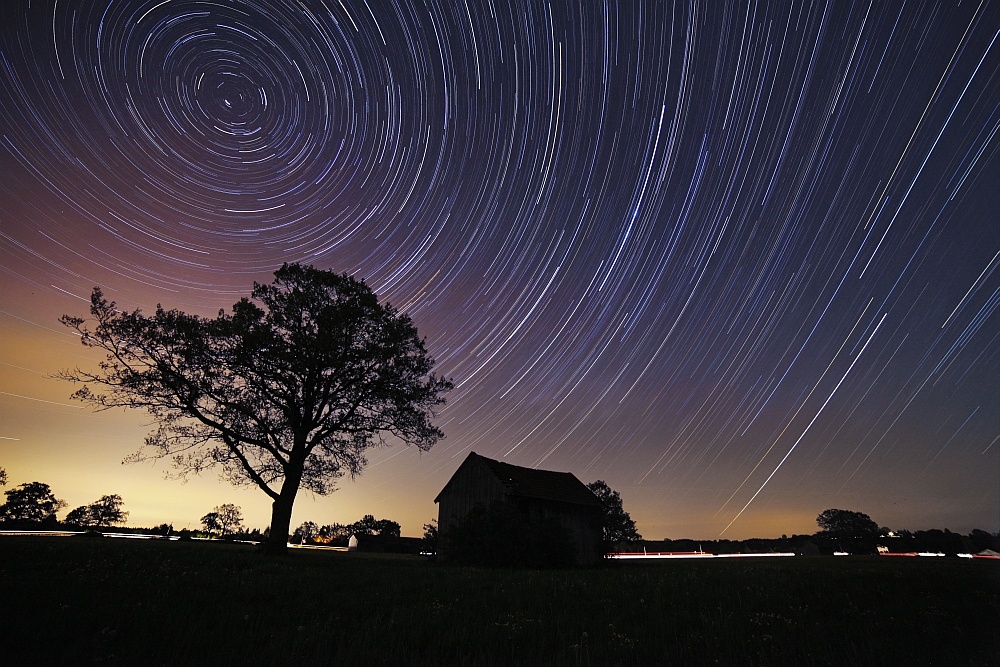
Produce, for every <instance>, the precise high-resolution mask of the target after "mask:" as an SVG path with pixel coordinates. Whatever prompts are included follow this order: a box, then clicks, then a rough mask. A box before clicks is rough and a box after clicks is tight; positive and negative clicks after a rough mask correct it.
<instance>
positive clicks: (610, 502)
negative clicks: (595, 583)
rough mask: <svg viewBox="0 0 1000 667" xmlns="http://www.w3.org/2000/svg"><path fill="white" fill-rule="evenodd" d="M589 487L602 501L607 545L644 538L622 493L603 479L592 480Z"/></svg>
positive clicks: (603, 525)
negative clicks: (624, 501)
mask: <svg viewBox="0 0 1000 667" xmlns="http://www.w3.org/2000/svg"><path fill="white" fill-rule="evenodd" d="M587 488H588V489H590V490H591V491H592V492H593V493H594V495H595V496H597V498H598V500H600V501H601V506H602V510H603V515H602V516H603V520H602V528H603V539H604V544H605V546H606V547H612V546H614V545H616V544H623V543H628V542H638V541H639V540H641V539H642V535H640V534H639V531H638V530H636V527H635V521H633V520H632V517H631V516H630V515H629V513H628V512H626V511H625V508H624V506H623V505H622V497H621V494H619V493H618V492H617V491H615V490H614V489H612V488H611V487H610V486H608V484H607V482H605V481H604V480H602V479H599V480H597V481H596V482H591V483H590V484H588V485H587Z"/></svg>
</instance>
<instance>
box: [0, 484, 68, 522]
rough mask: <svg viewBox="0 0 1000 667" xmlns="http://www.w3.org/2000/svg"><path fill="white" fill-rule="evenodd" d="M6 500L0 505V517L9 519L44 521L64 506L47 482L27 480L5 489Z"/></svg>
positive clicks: (64, 503)
mask: <svg viewBox="0 0 1000 667" xmlns="http://www.w3.org/2000/svg"><path fill="white" fill-rule="evenodd" d="M5 495H6V496H7V502H6V503H4V504H3V505H2V506H0V517H2V518H4V519H8V520H11V521H45V520H46V519H49V518H50V517H51V518H54V517H55V515H56V512H58V511H59V510H61V509H62V508H63V507H65V506H66V502H65V501H63V500H59V499H58V498H56V497H55V494H53V493H52V489H51V488H49V485H48V484H45V483H43V482H28V483H26V484H21V485H19V486H15V487H14V488H13V489H11V490H10V491H6V492H5Z"/></svg>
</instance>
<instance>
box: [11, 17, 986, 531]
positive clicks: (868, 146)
mask: <svg viewBox="0 0 1000 667" xmlns="http://www.w3.org/2000/svg"><path fill="white" fill-rule="evenodd" d="M0 11H2V15H3V16H2V18H3V27H2V28H0V35H2V41H0V56H2V62H0V90H2V91H3V92H0V134H2V137H0V169H2V172H3V179H2V182H0V193H2V196H3V198H4V200H5V202H6V203H5V206H4V207H3V210H2V211H0V257H2V270H3V272H2V274H0V275H2V276H3V278H2V280H3V282H4V285H5V289H4V294H3V295H2V296H0V311H2V312H0V317H2V318H4V319H3V323H4V326H5V329H4V332H5V333H4V336H5V337H8V336H9V337H10V338H11V340H15V339H16V340H17V341H19V344H17V345H11V346H9V348H8V351H7V352H5V353H3V356H2V357H0V361H2V362H3V366H2V367H0V369H2V375H0V382H2V384H0V390H2V392H3V393H2V394H0V406H2V407H0V409H2V414H3V415H5V417H4V421H3V425H2V426H0V429H2V430H3V431H4V432H0V436H2V437H4V438H6V439H7V440H4V441H0V442H8V441H9V442H15V443H17V442H25V443H27V442H34V443H37V444H36V445H35V447H34V448H33V449H29V448H27V447H24V448H23V449H17V450H16V451H14V450H11V451H12V452H13V453H11V454H10V456H11V457H15V458H16V460H17V461H18V462H23V465H25V466H28V465H29V462H31V461H40V460H41V459H42V458H44V457H45V456H46V454H45V452H46V451H49V452H52V451H63V450H62V449H60V447H62V446H63V445H62V444H60V443H53V442H50V441H51V439H52V437H53V434H52V433H51V432H47V431H46V430H45V428H46V427H39V426H31V423H32V422H31V420H30V419H29V418H28V416H30V415H31V414H33V413H32V411H33V410H36V409H41V407H40V406H43V405H46V403H45V401H53V402H56V403H58V402H59V401H64V399H65V396H64V394H65V393H67V392H66V391H65V390H64V388H62V387H59V386H56V387H55V388H52V387H50V386H48V385H44V387H43V385H37V382H36V381H35V380H33V379H32V378H34V377H36V376H37V375H38V374H40V373H51V372H53V371H54V370H56V369H54V368H49V367H47V366H45V364H44V363H43V361H42V360H41V359H36V357H35V356H33V354H28V353H27V352H25V350H27V349H33V350H50V351H51V354H50V355H49V356H53V357H55V356H59V355H62V356H63V357H66V358H69V355H77V354H79V353H80V352H79V350H77V349H76V348H73V347H71V346H72V344H73V341H72V340H69V339H68V337H67V336H65V335H62V334H61V332H56V331H53V330H52V329H53V325H52V323H53V322H54V320H55V319H56V318H57V317H58V315H60V314H62V313H63V312H68V311H74V312H75V311H81V310H83V309H84V308H85V306H82V305H81V304H82V302H81V301H80V300H79V299H80V298H86V296H87V294H88V293H89V291H90V289H91V288H92V287H93V286H94V285H95V284H100V285H101V286H102V287H104V288H105V290H106V291H107V292H108V293H109V294H112V295H113V297H114V298H116V299H117V300H118V301H119V302H120V303H122V304H123V305H125V306H128V307H136V306H142V307H144V308H147V309H148V308H150V307H152V306H153V305H155V304H156V303H157V302H162V303H163V304H164V305H166V306H169V307H177V308H181V309H185V310H193V311H197V312H204V313H206V314H210V313H213V312H215V311H216V310H217V309H218V308H222V307H227V306H228V305H230V304H231V303H232V302H233V301H235V299H236V297H237V295H240V294H244V293H246V292H247V291H248V289H249V287H250V285H251V283H252V281H253V280H258V281H267V280H268V276H269V273H270V272H272V271H273V270H274V269H275V268H277V267H278V266H280V264H281V263H282V262H285V261H299V262H306V263H311V264H314V265H316V266H319V267H322V268H331V269H335V270H337V271H345V272H348V273H351V274H355V275H358V276H360V277H363V278H365V279H366V280H367V281H368V282H369V284H371V285H372V287H373V288H374V289H375V290H376V291H377V292H379V294H381V295H382V296H383V297H384V298H386V299H387V300H389V301H391V302H392V303H393V304H394V305H396V306H398V307H401V308H402V309H404V310H406V311H407V312H409V313H410V314H411V315H412V316H413V318H414V320H415V322H416V324H417V326H418V327H419V329H420V331H421V333H422V334H424V335H426V336H427V339H428V345H429V348H430V350H431V351H432V353H433V354H434V355H435V357H436V358H437V360H438V363H439V370H440V371H441V372H443V373H445V374H446V375H448V376H451V377H452V378H453V379H454V381H455V383H456V388H455V390H454V391H453V392H452V393H451V395H450V396H449V404H448V406H447V407H446V408H445V409H444V410H443V412H442V413H441V415H440V419H439V421H440V423H441V425H442V426H443V428H444V430H445V432H446V434H447V440H445V441H443V442H442V443H440V444H439V445H438V446H437V447H436V448H435V449H434V450H433V452H432V453H431V454H429V455H425V456H424V457H422V458H420V459H419V463H417V462H415V459H414V458H411V457H410V456H399V457H398V458H397V457H396V455H397V454H398V453H399V452H395V451H393V452H387V453H386V454H385V457H384V458H383V459H382V460H380V461H378V467H380V468H383V469H385V470H388V471H389V474H388V477H395V478H397V479H399V480H400V482H399V484H398V485H397V486H396V487H395V488H392V489H388V488H383V490H382V491H381V492H380V493H381V494H382V495H380V496H379V498H380V499H381V501H382V502H384V503H385V504H386V507H387V508H390V509H386V510H384V511H382V510H380V511H382V513H383V514H385V515H387V516H388V515H391V514H392V509H391V508H393V507H398V508H403V507H404V506H406V505H407V504H409V503H410V499H411V498H412V497H413V496H419V497H421V498H423V497H424V496H427V495H429V496H430V498H432V497H433V496H434V495H435V494H436V490H439V488H440V487H441V486H442V485H443V484H444V482H445V481H447V479H448V476H449V475H450V473H451V472H452V471H453V470H454V469H455V467H456V466H457V465H458V463H459V461H460V460H461V458H462V457H464V455H465V453H466V452H468V451H472V450H474V451H477V452H478V453H480V454H483V455H486V456H490V457H494V458H502V459H504V460H508V461H510V462H513V463H516V464H519V465H528V466H538V467H544V468H551V469H557V470H571V471H573V472H574V473H575V474H576V475H577V476H578V477H580V478H581V479H583V480H584V481H591V480H592V479H596V478H604V479H607V480H608V481H609V482H611V483H612V486H614V487H615V488H618V489H620V490H621V491H622V493H623V496H624V497H625V498H626V502H627V503H628V504H629V505H630V506H631V507H630V509H632V513H633V516H635V517H636V518H638V519H639V521H640V529H644V527H645V529H644V530H643V532H645V533H647V535H650V536H660V535H663V534H666V532H669V531H674V532H675V533H676V532H677V531H683V532H684V533H685V534H689V535H691V534H695V535H708V536H714V535H718V534H719V533H725V534H726V535H727V536H728V535H730V534H734V533H740V532H741V531H749V533H750V534H767V533H768V532H769V531H770V532H772V533H773V532H777V533H781V532H789V533H791V532H792V531H793V530H796V529H799V530H803V531H810V532H811V530H814V529H815V526H811V525H810V524H811V522H812V520H813V518H814V517H815V515H816V514H817V513H818V512H819V511H821V510H823V509H826V508H827V507H831V506H832V507H836V506H841V505H852V504H853V505H852V509H859V510H862V511H866V512H867V513H869V514H871V515H872V516H873V517H875V518H876V519H877V520H879V521H880V522H881V523H883V524H885V523H892V522H896V523H897V524H898V523H904V524H908V525H909V526H910V527H918V526H920V525H934V526H936V527H942V526H943V525H945V524H947V525H949V527H953V528H972V527H985V528H988V529H991V530H997V529H1000V516H998V514H997V511H998V510H997V508H998V507H1000V496H998V494H1000V490H998V489H1000V484H998V481H1000V479H998V475H1000V444H997V440H998V437H1000V389H998V385H1000V383H998V382H997V378H1000V344H998V342H1000V341H998V338H1000V316H998V314H997V312H996V311H997V306H998V304H1000V271H998V268H1000V225H998V222H997V210H998V204H1000V201H998V196H997V185H998V184H1000V156H998V150H1000V148H998V147H1000V140H998V137H997V129H998V127H1000V93H998V92H997V91H1000V44H998V40H1000V37H998V32H1000V5H998V3H996V2H981V3H962V4H960V5H954V4H940V3H913V4H905V3H875V4H865V3H851V2H847V1H834V2H825V3H811V4H810V3H780V2H767V3H758V4H745V3H720V2H706V3H699V2H684V3H682V2H677V3H661V2H638V3H599V2H592V3H591V2H588V3H539V2H518V1H515V2H498V1H486V2H470V1H463V2H450V3H441V2H427V3H424V2H414V3H411V2H395V1H394V2H384V3H370V2H369V3H365V2H348V1H343V2H340V1H337V2H334V1H332V0H331V1H327V2H323V1H319V0H302V1H301V2H284V1H277V0H269V1H262V0H249V1H236V0H232V1H211V0H149V1H139V0H120V1H113V0H104V1H101V2H97V1H89V0H87V1H82V2H70V1H69V0H47V1H41V2H39V1H38V0H31V1H30V2H29V1H28V0H17V1H14V0H12V1H10V2H6V3H4V7H3V9H2V10H0ZM44 356H46V355H43V357H44ZM72 363H77V362H76V361H73V362H72ZM36 385H37V389H34V388H32V387H35V386H36ZM26 386H27V387H28V389H25V387H26ZM60 389H63V391H62V392H60ZM46 409H54V410H63V411H68V410H70V409H71V408H68V407H51V406H50V407H49V408H46ZM91 419H92V420H96V419H98V418H97V417H92V418H91ZM36 421H37V420H36ZM43 421H44V420H43ZM88 423H91V424H92V422H88ZM91 428H98V427H97V426H93V425H91ZM46 447H48V448H50V449H49V450H46V449H45V448H46ZM126 449H127V448H126ZM0 451H3V450H0ZM48 455H51V453H50V454H48ZM376 458H377V457H376ZM12 460H13V459H12ZM19 465H21V463H19ZM10 469H11V470H13V469H14V465H13V464H11V465H10ZM414 471H415V472H414ZM40 474H41V473H40ZM116 474H123V473H121V472H120V471H117V472H116ZM25 481H28V480H25ZM360 483H361V482H360V481H359V482H357V484H360ZM382 484H383V487H387V486H389V485H388V484H386V483H385V482H383V483H382ZM102 488H103V487H102ZM346 491H347V489H346V488H345V492H346ZM102 492H103V491H102ZM428 500H429V499H428ZM426 505H427V506H428V507H426V508H425V507H424V506H423V505H421V506H420V507H421V511H424V512H425V513H427V514H428V516H427V517H423V518H424V520H426V518H429V516H430V514H429V513H430V512H433V506H432V505H431V504H430V503H429V502H428V503H426ZM331 506H332V505H331ZM398 511H400V512H404V511H405V510H403V509H399V510H398ZM880 513H881V515H880ZM882 517H884V518H882ZM304 518H310V517H304ZM419 519H420V517H417V518H414V519H412V521H413V522H414V523H415V522H416V521H418V520H419ZM320 522H322V521H320ZM963 522H964V523H963ZM966 524H969V525H966ZM416 525H419V524H416ZM416 525H415V526H412V528H413V530H415V529H416ZM784 525H791V526H792V527H789V528H787V529H786V528H782V526H784ZM897 527H907V526H905V525H904V526H897ZM411 532H412V531H411ZM673 536H675V537H676V536H681V535H678V534H674V535H673Z"/></svg>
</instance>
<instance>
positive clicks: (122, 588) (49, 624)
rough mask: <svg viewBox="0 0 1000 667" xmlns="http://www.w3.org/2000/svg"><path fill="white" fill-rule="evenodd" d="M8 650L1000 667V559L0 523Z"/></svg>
mask: <svg viewBox="0 0 1000 667" xmlns="http://www.w3.org/2000/svg"><path fill="white" fill-rule="evenodd" d="M0 609H2V610H3V611H2V617H0V661H2V662H3V663H4V664H8V665H14V664H35V665H42V664H54V665H75V664H123V665H143V664H149V665H198V664H220V665H285V664H293V663H297V664H315V665H324V664H329V665H334V664H336V665H349V664H352V665H595V666H596V665H714V664H718V665H880V666H883V665H894V664H900V665H997V664H1000V632H998V627H1000V562H996V561H992V562H989V561H985V562H984V561H975V562H970V561H968V560H965V559H956V558H949V559H942V558H937V559H921V558H883V559H878V558H874V557H872V558H865V557H851V558H821V557H815V558H776V559H762V560H749V559H744V560H732V561H720V560H712V561H708V562H705V561H656V562H610V563H607V564H606V565H604V566H602V567H599V568H594V569H589V570H566V571H520V572H511V571H494V570H479V569H473V568H449V567H441V566H438V565H435V564H433V563H431V562H428V561H426V560H423V559H421V558H419V557H409V556H378V555H365V554H356V553H351V554H348V553H337V552H320V551H306V550H302V551H293V552H292V553H291V554H290V555H289V556H288V557H287V558H281V559H268V558H265V557H262V556H260V555H258V554H257V553H256V552H255V551H254V550H253V548H252V547H246V546H242V545H231V544H205V543H197V542H196V543H184V542H165V541H137V540H121V539H107V538H105V539H87V538H68V537H0Z"/></svg>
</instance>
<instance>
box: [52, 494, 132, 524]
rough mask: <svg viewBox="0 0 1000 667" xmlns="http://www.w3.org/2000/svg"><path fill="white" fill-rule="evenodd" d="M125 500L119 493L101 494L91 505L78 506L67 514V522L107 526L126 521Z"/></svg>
mask: <svg viewBox="0 0 1000 667" xmlns="http://www.w3.org/2000/svg"><path fill="white" fill-rule="evenodd" d="M123 506H124V502H123V501H122V497H121V496H119V495H118V494H117V493H115V494H112V495H110V496H101V497H100V498H98V499H97V500H95V501H94V502H92V503H91V504H89V505H84V506H82V507H77V508H76V509H75V510H73V511H71V512H70V513H69V514H67V515H66V523H71V524H73V525H74V526H81V527H84V528H87V527H97V528H107V527H109V526H114V525H117V524H119V523H125V520H126V519H128V512H126V511H125V510H123V509H122V507H123Z"/></svg>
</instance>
